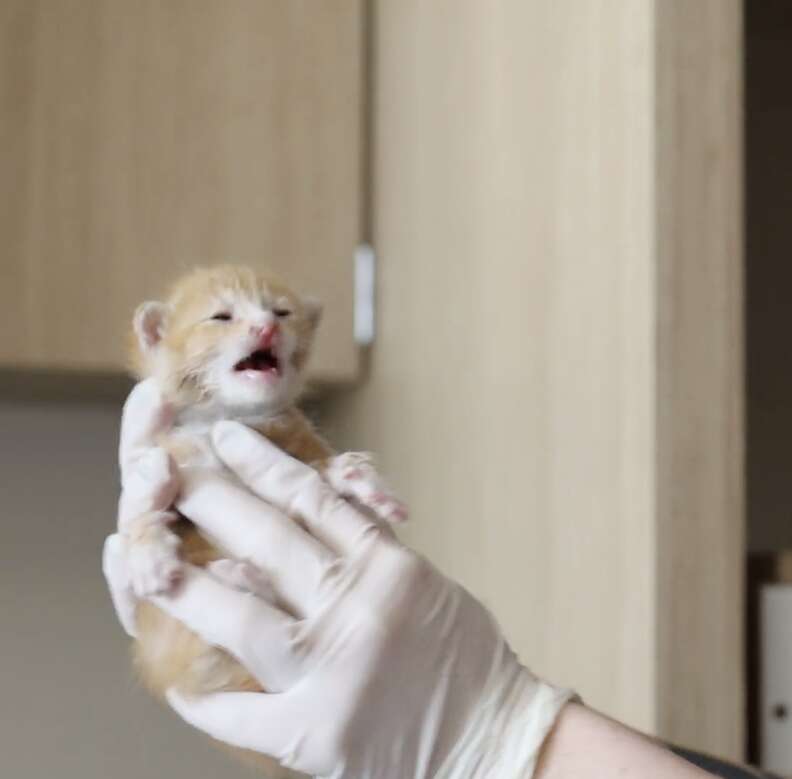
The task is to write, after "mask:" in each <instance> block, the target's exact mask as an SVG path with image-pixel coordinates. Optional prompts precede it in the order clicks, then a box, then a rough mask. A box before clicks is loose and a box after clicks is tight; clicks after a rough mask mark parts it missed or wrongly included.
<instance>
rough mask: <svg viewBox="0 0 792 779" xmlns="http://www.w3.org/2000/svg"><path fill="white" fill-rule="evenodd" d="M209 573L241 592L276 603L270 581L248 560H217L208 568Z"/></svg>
mask: <svg viewBox="0 0 792 779" xmlns="http://www.w3.org/2000/svg"><path fill="white" fill-rule="evenodd" d="M206 569H207V571H209V573H211V574H212V576H214V577H215V579H218V580H219V581H221V582H223V583H224V584H227V585H229V586H230V587H233V588H234V589H235V590H239V591H240V592H248V593H251V594H252V595H257V596H258V597H259V598H262V599H263V600H266V601H269V602H271V603H274V602H275V590H274V589H273V588H272V584H271V583H270V580H269V579H268V578H267V577H266V576H265V575H264V574H263V573H262V572H261V571H260V570H259V569H258V568H257V567H256V566H255V565H253V563H249V562H247V561H246V560H215V561H214V562H211V563H209V565H207V566H206Z"/></svg>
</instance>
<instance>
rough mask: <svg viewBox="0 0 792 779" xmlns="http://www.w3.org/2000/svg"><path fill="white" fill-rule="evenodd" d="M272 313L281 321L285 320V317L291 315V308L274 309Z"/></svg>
mask: <svg viewBox="0 0 792 779" xmlns="http://www.w3.org/2000/svg"><path fill="white" fill-rule="evenodd" d="M272 313H273V314H275V316H277V317H280V318H281V319H284V318H285V317H287V316H290V315H291V309H289V308H273V309H272Z"/></svg>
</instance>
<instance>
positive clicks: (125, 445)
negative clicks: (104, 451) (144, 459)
mask: <svg viewBox="0 0 792 779" xmlns="http://www.w3.org/2000/svg"><path fill="white" fill-rule="evenodd" d="M172 422H173V409H172V408H171V406H170V405H169V404H168V403H167V402H166V401H165V398H164V397H163V396H162V393H161V392H160V389H159V387H158V385H157V383H156V382H155V381H154V379H146V380H145V381H141V382H140V383H139V384H136V385H135V387H134V388H133V389H132V391H131V392H130V393H129V397H128V398H127V399H126V403H124V410H123V413H122V415H121V436H120V441H119V445H118V460H119V464H120V466H121V480H122V483H123V482H124V480H125V478H126V471H127V468H128V466H129V465H130V464H131V463H132V462H134V460H135V459H136V458H138V457H140V456H141V455H142V454H144V453H145V452H146V451H147V450H148V449H150V448H151V447H154V446H157V438H158V435H159V434H160V433H162V432H164V431H166V430H168V429H169V428H170V426H171V424H172Z"/></svg>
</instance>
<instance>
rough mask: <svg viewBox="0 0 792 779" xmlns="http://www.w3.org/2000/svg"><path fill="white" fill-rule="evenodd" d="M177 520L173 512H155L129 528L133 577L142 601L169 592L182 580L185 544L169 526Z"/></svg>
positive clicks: (128, 538) (125, 535)
mask: <svg viewBox="0 0 792 779" xmlns="http://www.w3.org/2000/svg"><path fill="white" fill-rule="evenodd" d="M175 519H176V515H175V514H173V513H172V512H170V511H151V512H148V513H146V514H141V515H140V516H139V517H137V518H135V519H134V520H132V521H131V522H130V523H129V526H128V527H127V528H126V529H125V532H124V539H125V541H126V544H127V555H128V563H129V575H130V579H131V582H132V588H133V589H134V591H135V594H136V595H137V596H138V597H139V598H147V597H149V596H151V595H160V594H163V593H166V592H168V591H169V590H171V589H172V588H173V587H174V586H175V585H176V584H178V582H179V581H180V579H181V575H182V561H181V560H180V558H179V547H180V546H181V541H180V539H179V537H178V536H177V535H176V534H175V533H174V532H173V531H172V530H171V529H170V527H169V524H170V523H171V522H173V521H174V520H175Z"/></svg>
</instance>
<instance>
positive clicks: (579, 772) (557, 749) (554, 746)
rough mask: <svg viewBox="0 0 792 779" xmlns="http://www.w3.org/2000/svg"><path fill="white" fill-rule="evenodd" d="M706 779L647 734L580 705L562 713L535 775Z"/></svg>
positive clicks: (538, 778)
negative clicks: (644, 734) (637, 731)
mask: <svg viewBox="0 0 792 779" xmlns="http://www.w3.org/2000/svg"><path fill="white" fill-rule="evenodd" d="M603 776H618V777H622V779H632V778H633V777H635V779H704V777H710V776H711V775H710V774H708V773H706V772H704V771H702V770H700V769H698V768H696V767H694V766H692V765H690V764H689V763H687V762H686V761H684V760H682V758H680V757H677V756H676V755H675V754H673V752H670V751H669V750H668V749H665V748H664V747H662V746H660V745H659V744H656V743H654V742H653V741H651V740H650V739H648V738H647V737H646V736H643V735H641V734H639V733H636V732H635V731H633V730H630V729H629V728H627V727H625V726H624V725H621V724H619V723H617V722H614V721H613V720H611V719H609V718H608V717H605V716H604V715H602V714H599V713H597V712H596V711H592V710H591V709H588V708H586V707H585V706H583V705H582V704H579V703H570V704H568V705H567V706H566V707H565V708H564V710H563V711H562V712H561V714H560V715H559V718H558V721H557V722H556V725H555V727H554V729H553V732H552V733H551V735H550V737H549V738H548V739H547V741H546V743H545V745H544V747H543V749H542V755H541V758H540V760H539V764H538V766H537V769H536V773H535V775H534V779H601V777H603Z"/></svg>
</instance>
